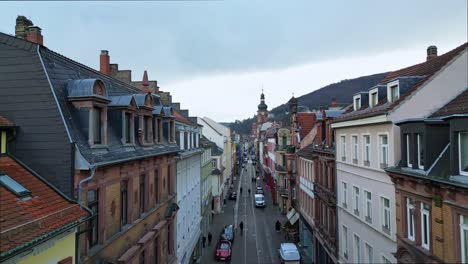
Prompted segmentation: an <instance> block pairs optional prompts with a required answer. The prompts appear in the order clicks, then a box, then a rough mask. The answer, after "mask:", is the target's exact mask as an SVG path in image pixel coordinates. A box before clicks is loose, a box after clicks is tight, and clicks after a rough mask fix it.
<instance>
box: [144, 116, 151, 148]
mask: <svg viewBox="0 0 468 264" xmlns="http://www.w3.org/2000/svg"><path fill="white" fill-rule="evenodd" d="M150 124H152V122H151V117H149V116H145V117H144V118H143V135H144V141H145V142H151V140H150V135H151V125H150Z"/></svg>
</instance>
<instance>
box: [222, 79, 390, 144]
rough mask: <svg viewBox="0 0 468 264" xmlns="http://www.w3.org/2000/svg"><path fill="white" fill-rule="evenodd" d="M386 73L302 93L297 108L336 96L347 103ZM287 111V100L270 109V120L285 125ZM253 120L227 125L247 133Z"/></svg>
mask: <svg viewBox="0 0 468 264" xmlns="http://www.w3.org/2000/svg"><path fill="white" fill-rule="evenodd" d="M386 74H387V73H378V74H373V75H368V76H362V77H359V78H355V79H346V80H342V81H340V82H337V83H332V84H329V85H327V86H325V87H322V88H320V89H318V90H315V91H313V92H310V93H308V94H305V95H302V96H300V97H298V98H297V101H298V105H299V110H301V109H304V108H308V109H310V110H313V109H320V108H326V107H328V106H330V103H331V101H332V98H336V101H337V104H338V105H339V106H346V105H349V104H351V103H352V101H353V95H354V94H355V93H357V92H360V91H367V90H368V89H369V88H370V87H372V86H374V85H376V84H378V83H379V82H380V81H381V80H382V79H383V78H384V77H385V75H386ZM301 106H302V107H301ZM287 111H288V104H287V102H285V103H284V104H282V105H280V106H277V107H275V108H273V109H272V110H271V111H270V113H272V114H274V117H273V118H272V120H276V121H282V122H283V124H284V125H287V122H288V118H287V114H286V112H287ZM253 122H254V118H248V119H244V120H242V121H237V122H234V123H231V124H229V127H231V128H232V129H234V131H236V133H239V134H241V135H243V134H249V133H250V128H251V126H252V123H253Z"/></svg>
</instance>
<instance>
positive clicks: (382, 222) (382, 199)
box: [380, 195, 392, 234]
mask: <svg viewBox="0 0 468 264" xmlns="http://www.w3.org/2000/svg"><path fill="white" fill-rule="evenodd" d="M384 199H387V200H388V206H389V207H385V202H384ZM380 203H381V208H382V220H381V224H382V230H383V228H384V227H385V214H386V213H387V212H388V231H389V234H391V233H392V220H391V219H392V203H391V200H390V198H388V197H385V196H382V195H381V196H380Z"/></svg>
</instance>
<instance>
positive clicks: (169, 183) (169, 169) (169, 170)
mask: <svg viewBox="0 0 468 264" xmlns="http://www.w3.org/2000/svg"><path fill="white" fill-rule="evenodd" d="M163 185H164V183H163ZM167 193H168V194H171V193H172V186H171V165H167Z"/></svg>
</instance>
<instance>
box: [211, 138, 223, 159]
mask: <svg viewBox="0 0 468 264" xmlns="http://www.w3.org/2000/svg"><path fill="white" fill-rule="evenodd" d="M210 142H211V141H210ZM221 155H223V149H222V148H220V147H218V145H216V143H214V142H211V156H221Z"/></svg>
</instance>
